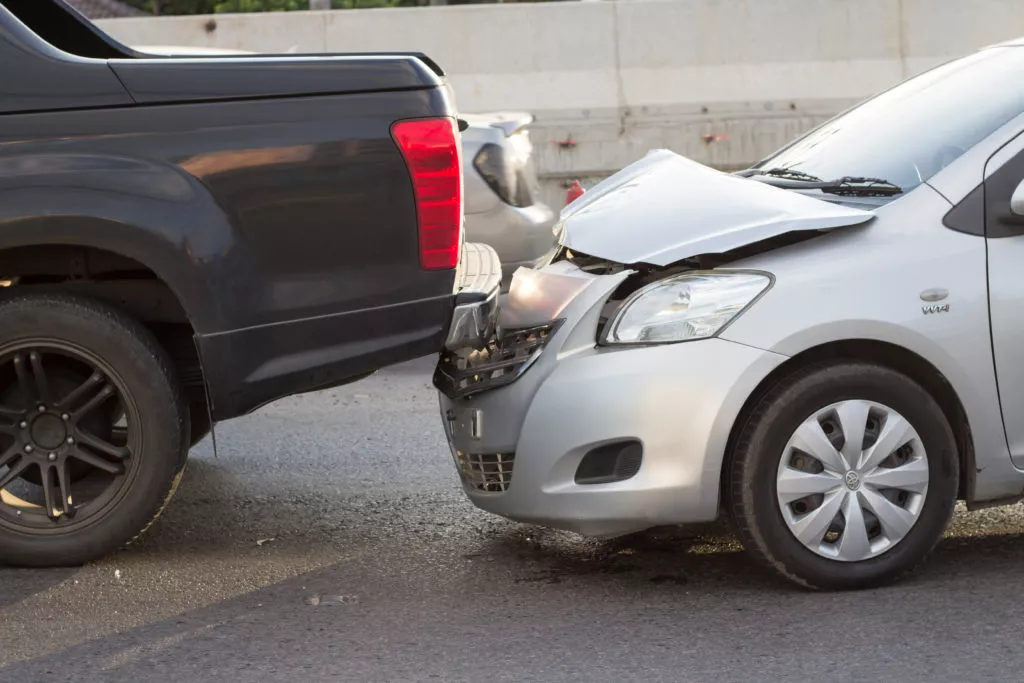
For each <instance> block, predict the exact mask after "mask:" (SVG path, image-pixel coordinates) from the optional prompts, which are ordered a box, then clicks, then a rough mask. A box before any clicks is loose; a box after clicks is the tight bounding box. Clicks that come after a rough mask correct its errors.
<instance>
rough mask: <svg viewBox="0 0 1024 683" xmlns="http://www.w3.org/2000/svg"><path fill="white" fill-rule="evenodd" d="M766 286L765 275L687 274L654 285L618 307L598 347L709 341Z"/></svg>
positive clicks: (768, 279)
mask: <svg viewBox="0 0 1024 683" xmlns="http://www.w3.org/2000/svg"><path fill="white" fill-rule="evenodd" d="M771 283H772V280H771V277H770V276H769V275H766V274H763V273H748V272H691V273H684V274H682V275H675V276H673V277H668V278H665V279H664V280H659V281H657V282H654V283H651V284H649V285H647V286H646V287H643V288H641V289H639V290H637V291H636V292H634V293H633V294H632V296H630V297H629V298H628V299H626V301H624V302H623V304H622V305H621V306H620V307H619V310H618V311H617V312H616V314H615V317H614V319H613V320H612V322H611V324H610V325H609V326H608V331H607V332H606V333H605V338H604V343H606V344H666V343H672V342H682V341H690V340H693V339H707V338H708V337H713V336H715V335H716V334H718V332H719V331H720V330H721V329H722V328H723V327H725V326H726V325H728V324H729V323H730V322H731V321H732V320H733V319H734V318H735V317H736V316H737V315H739V314H740V313H741V312H742V311H743V309H745V308H746V307H747V306H749V305H750V304H751V303H752V302H753V301H754V300H755V299H757V297H758V296H760V295H761V293H762V292H764V291H765V290H766V289H768V287H769V286H770V285H771Z"/></svg>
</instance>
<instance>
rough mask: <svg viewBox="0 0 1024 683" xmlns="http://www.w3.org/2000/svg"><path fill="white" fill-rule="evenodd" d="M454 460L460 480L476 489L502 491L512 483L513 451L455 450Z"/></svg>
mask: <svg viewBox="0 0 1024 683" xmlns="http://www.w3.org/2000/svg"><path fill="white" fill-rule="evenodd" d="M455 460H456V462H457V463H458V466H459V473H460V474H461V475H462V481H464V482H465V483H466V485H467V486H471V487H472V488H474V489H476V490H477V491H483V492H485V493H504V492H505V491H508V487H509V484H511V483H512V466H513V465H514V464H515V461H516V454H515V453H483V454H480V453H463V452H462V451H457V452H456V453H455Z"/></svg>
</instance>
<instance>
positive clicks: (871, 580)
mask: <svg viewBox="0 0 1024 683" xmlns="http://www.w3.org/2000/svg"><path fill="white" fill-rule="evenodd" d="M854 399H861V400H867V401H873V402H876V403H879V404H882V405H885V406H888V407H889V408H891V409H893V410H895V411H896V412H898V413H899V414H900V415H902V416H903V417H904V418H905V419H906V420H907V421H909V422H910V424H911V426H912V427H913V428H914V429H915V430H916V432H917V434H918V435H919V436H920V439H921V443H922V444H923V446H924V449H925V453H926V457H927V461H928V468H929V475H928V484H927V493H926V495H925V499H924V504H923V506H922V508H921V511H920V516H919V517H918V518H917V521H916V523H915V524H914V525H913V527H912V528H911V529H910V531H909V532H908V533H907V534H906V536H904V537H903V539H902V540H901V541H899V542H898V543H896V544H895V545H894V546H893V547H891V548H889V549H888V550H887V551H886V552H884V553H882V554H880V555H878V556H876V557H872V558H870V559H865V560H861V561H856V562H841V561H838V560H835V559H829V558H826V557H822V556H821V555H819V554H817V553H816V552H814V551H812V550H811V549H809V548H807V547H806V546H804V544H803V543H801V542H800V541H799V540H798V539H797V538H796V537H795V536H794V534H793V533H792V532H791V531H790V529H789V527H788V526H787V524H786V522H785V520H784V519H783V516H782V512H781V510H780V508H779V503H778V500H777V498H776V491H777V473H778V467H779V463H780V460H781V458H782V455H783V451H784V450H785V448H786V444H787V443H788V440H789V438H790V436H791V435H793V434H794V432H795V431H796V429H797V428H798V427H799V426H800V425H801V424H802V423H803V422H804V420H806V419H807V418H808V417H810V416H812V415H813V414H814V413H815V412H817V411H819V410H821V409H824V408H826V407H828V406H831V405H833V404H836V403H839V402H840V401H846V400H854ZM731 455H732V457H731V461H730V464H729V465H728V466H727V471H726V472H725V475H726V477H727V488H726V492H727V500H726V505H727V509H728V511H729V514H730V516H731V518H732V520H733V523H734V524H735V526H736V528H737V530H738V532H739V536H740V539H741V540H742V542H743V545H744V547H745V548H746V550H747V551H748V552H749V553H750V554H751V555H753V556H754V557H755V558H756V559H758V560H760V561H761V562H763V563H764V564H766V565H767V566H769V567H771V568H772V569H774V570H775V571H777V572H778V573H780V574H782V575H783V576H785V577H786V578H788V579H790V580H791V581H794V582H796V583H798V584H800V585H802V586H805V587H808V588H814V589H825V590H851V589H862V588H870V587H875V586H879V585H883V584H886V583H890V582H892V581H894V580H896V579H898V578H900V577H902V576H903V575H905V574H907V573H908V572H910V571H911V570H913V569H914V568H915V567H916V566H917V565H919V564H920V563H921V562H922V561H923V560H924V559H925V557H926V556H927V555H928V554H929V553H930V552H931V550H932V549H933V548H934V546H935V544H936V543H937V542H938V541H939V539H940V538H941V537H942V534H943V532H944V531H945V529H946V527H947V526H948V524H949V521H950V518H951V516H952V514H953V509H954V506H955V502H956V495H957V489H958V483H959V474H958V470H959V467H958V462H959V459H958V455H957V446H956V440H955V438H954V435H953V431H952V429H951V428H950V425H949V423H948V421H947V420H946V418H945V415H944V414H943V412H942V409H941V408H940V407H939V405H938V403H936V401H935V399H934V398H932V396H931V395H930V394H929V393H928V392H927V391H925V390H924V389H923V388H922V387H921V386H920V385H918V384H917V383H916V382H914V381H912V380H911V379H909V378H908V377H906V376H904V375H902V374H900V373H898V372H895V371H893V370H890V369H888V368H885V367H881V366H877V365H872V364H867V363H861V362H844V363H835V364H829V365H817V366H812V367H808V368H806V369H803V370H801V371H798V372H797V373H795V374H794V375H792V376H790V377H788V378H786V379H785V380H783V381H782V382H780V383H779V384H778V385H777V386H775V387H774V388H772V389H771V390H769V391H768V393H767V394H766V395H765V396H764V397H762V398H761V399H760V400H759V401H758V403H757V405H756V406H755V408H754V409H753V411H752V412H751V414H750V416H749V418H748V419H747V421H746V423H745V425H744V426H743V427H742V429H741V432H740V433H739V436H738V438H737V440H736V443H735V447H734V449H733V452H732V454H731Z"/></svg>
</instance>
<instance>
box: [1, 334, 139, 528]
mask: <svg viewBox="0 0 1024 683" xmlns="http://www.w3.org/2000/svg"><path fill="white" fill-rule="evenodd" d="M139 428H140V425H139V419H138V411H137V409H136V407H135V405H134V402H133V401H132V400H131V398H130V397H129V396H128V395H127V394H126V392H125V390H124V389H123V385H122V384H121V382H120V381H119V380H118V379H117V377H116V376H115V374H114V373H113V371H112V370H111V368H110V367H109V366H108V365H107V364H106V363H105V362H104V361H103V360H102V359H100V358H98V357H96V356H94V355H93V354H92V353H90V352H89V351H87V350H85V349H82V348H79V347H76V346H74V345H71V344H67V343H65V342H61V341H58V340H38V341H37V340H33V341H32V342H29V343H24V342H23V343H19V344H16V345H13V346H9V347H7V348H6V349H3V350H0V525H6V526H9V527H14V528H16V529H18V530H19V531H22V532H28V533H42V534H50V533H60V532H63V531H64V530H66V529H68V528H69V527H71V526H78V525H81V524H84V523H88V521H89V520H90V519H92V518H95V517H97V516H99V515H101V514H102V513H103V511H104V510H105V509H106V508H107V507H108V506H109V505H110V504H112V503H113V502H115V501H116V500H117V499H118V498H119V496H120V495H121V494H122V493H123V492H124V490H125V488H126V482H127V481H128V480H129V479H130V477H131V475H132V473H133V470H134V464H135V459H136V458H135V457H134V455H135V453H136V452H137V444H138V443H139V442H138V439H139V434H138V430H139Z"/></svg>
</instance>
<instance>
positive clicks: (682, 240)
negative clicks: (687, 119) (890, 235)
mask: <svg viewBox="0 0 1024 683" xmlns="http://www.w3.org/2000/svg"><path fill="white" fill-rule="evenodd" d="M873 217H874V214H873V213H871V212H870V211H863V210H861V209H854V208H850V207H846V206H840V205H838V204H833V203H831V202H826V201H823V200H820V199H815V198H813V197H809V196H807V195H804V194H800V193H799V192H793V191H791V190H784V189H781V188H777V187H772V186H771V185H766V184H765V183H761V182H758V181H756V180H750V179H748V178H742V177H740V176H735V175H730V174H727V173H722V172H720V171H716V170H714V169H712V168H708V167H707V166H704V165H702V164H699V163H697V162H695V161H691V160H689V159H686V158H684V157H681V156H679V155H678V154H675V153H673V152H670V151H668V150H657V151H654V152H651V153H649V154H648V155H647V156H646V157H644V158H643V159H641V160H640V161H637V162H636V163H634V164H632V165H630V166H627V167H626V168H624V169H623V170H621V171H619V172H618V173H616V174H615V175H613V176H611V177H609V178H607V179H606V180H604V181H602V182H601V183H599V184H598V185H596V186H595V187H594V188H593V189H591V190H589V191H588V192H587V193H586V194H584V195H583V196H582V197H580V198H579V199H577V200H576V201H575V202H573V203H572V204H570V205H568V206H567V207H566V208H565V209H564V210H563V211H562V214H561V217H560V220H559V224H558V225H557V226H555V232H556V234H557V235H558V238H559V242H560V243H561V244H562V245H563V246H565V247H568V248H569V249H572V250H573V251H577V252H580V253H583V254H587V255H589V256H596V257H598V258H603V259H608V260H610V261H616V262H618V263H623V264H633V263H646V264H650V265H654V266H667V265H669V264H672V263H675V262H677V261H681V260H683V259H686V258H691V257H693V256H698V255H701V254H721V253H723V252H727V251H730V250H732V249H737V248H739V247H743V246H746V245H749V244H754V243H756V242H760V241H761V240H765V239H768V238H771V237H776V236H778V235H783V234H785V233H788V232H796V231H804V230H830V229H832V228H840V227H845V226H850V225H857V224H860V223H864V222H866V221H869V220H871V219H872V218H873Z"/></svg>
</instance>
